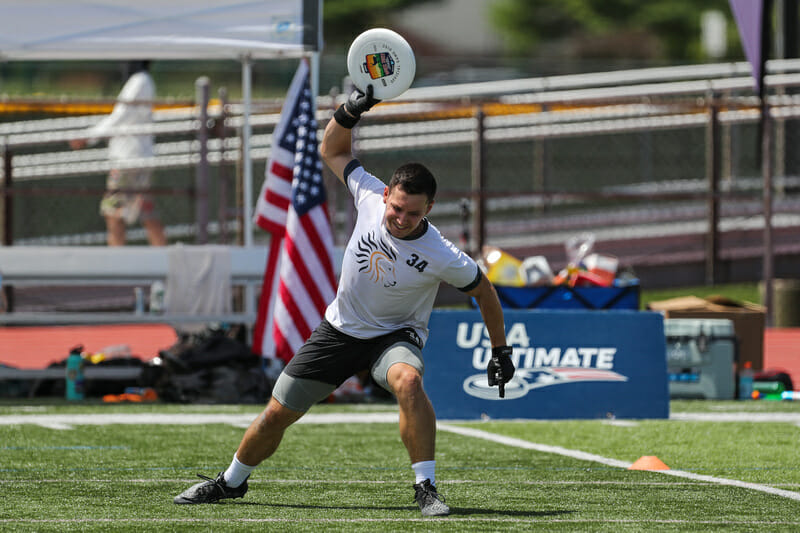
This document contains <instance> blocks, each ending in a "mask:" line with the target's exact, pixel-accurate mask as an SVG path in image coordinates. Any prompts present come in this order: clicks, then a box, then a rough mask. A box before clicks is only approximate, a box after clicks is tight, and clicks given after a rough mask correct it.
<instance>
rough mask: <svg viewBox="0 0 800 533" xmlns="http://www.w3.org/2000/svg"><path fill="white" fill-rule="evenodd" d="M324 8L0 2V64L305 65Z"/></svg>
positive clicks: (145, 0)
mask: <svg viewBox="0 0 800 533" xmlns="http://www.w3.org/2000/svg"><path fill="white" fill-rule="evenodd" d="M320 3H321V2H320V0H250V1H245V0H135V1H133V2H132V1H131V0H91V1H89V0H87V1H65V0H0V60H68V59H69V60H73V59H96V60H100V59H110V60H114V59H212V58H234V59H236V58H238V57H241V56H242V55H248V56H250V57H252V58H271V57H286V56H290V57H292V56H294V57H299V56H301V55H304V54H306V53H308V52H312V51H316V50H318V49H319V44H320V40H321V38H320V31H321V30H320V24H319V17H320V12H321V6H320Z"/></svg>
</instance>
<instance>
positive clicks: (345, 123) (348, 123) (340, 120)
mask: <svg viewBox="0 0 800 533" xmlns="http://www.w3.org/2000/svg"><path fill="white" fill-rule="evenodd" d="M333 118H334V120H336V123H337V124H339V125H340V126H341V127H343V128H347V129H348V130H349V129H353V126H355V125H356V124H358V119H359V118H360V117H351V116H350V115H348V114H347V111H345V110H344V104H342V105H340V106H339V109H337V110H336V112H335V113H334V114H333Z"/></svg>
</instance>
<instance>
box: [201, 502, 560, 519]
mask: <svg viewBox="0 0 800 533" xmlns="http://www.w3.org/2000/svg"><path fill="white" fill-rule="evenodd" d="M220 504H221V505H257V506H260V507H275V508H284V509H317V510H325V511H330V510H336V511H343V510H353V511H367V510H368V511H419V509H418V508H417V507H416V506H413V505H402V506H401V505H398V506H391V507H388V506H368V505H308V504H300V503H296V504H295V503H260V502H219V503H217V505H220ZM574 512H575V511H567V510H560V511H513V510H504V509H479V508H472V507H465V508H459V507H454V508H451V509H450V516H469V515H497V516H517V517H529V518H542V517H546V516H561V515H566V514H571V513H574Z"/></svg>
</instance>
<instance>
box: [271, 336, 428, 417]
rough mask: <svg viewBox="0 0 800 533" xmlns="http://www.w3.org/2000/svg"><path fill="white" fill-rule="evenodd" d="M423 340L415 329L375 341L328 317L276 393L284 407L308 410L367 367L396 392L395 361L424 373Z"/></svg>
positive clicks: (290, 366) (292, 363)
mask: <svg viewBox="0 0 800 533" xmlns="http://www.w3.org/2000/svg"><path fill="white" fill-rule="evenodd" d="M418 342H419V341H418V337H417V335H416V333H414V332H413V330H406V329H404V330H400V331H396V332H393V333H390V334H388V335H383V336H381V337H378V338H375V339H355V338H354V337H350V336H348V335H345V334H344V333H341V332H339V331H337V330H336V329H334V328H333V327H332V326H331V325H330V324H329V323H327V321H324V320H323V322H322V324H320V326H319V327H318V328H317V329H316V330H315V331H314V333H313V334H312V335H311V338H310V339H309V340H308V342H306V344H305V345H304V346H303V347H302V348H301V349H300V350H299V351H298V352H297V354H295V356H294V358H292V360H291V361H290V362H289V364H288V365H287V366H286V368H284V370H283V372H281V375H280V376H279V377H278V380H277V382H276V383H275V386H274V387H273V390H272V396H273V398H275V399H276V400H277V401H278V402H279V403H280V404H281V405H283V406H284V407H288V408H289V409H292V410H294V411H299V412H306V411H308V410H309V409H310V408H311V406H313V405H314V404H315V403H318V402H320V401H322V400H324V399H325V398H327V397H328V395H330V394H331V393H332V392H333V391H334V390H336V388H337V387H338V386H339V385H341V384H342V383H343V382H344V381H345V380H346V379H347V378H348V377H350V376H352V375H353V374H356V373H358V372H360V371H362V370H367V369H368V370H369V371H370V374H371V375H372V378H373V379H374V380H375V382H376V383H377V384H378V385H380V386H381V387H383V388H384V389H386V390H387V391H389V392H392V390H391V387H390V386H389V383H388V381H387V374H388V372H389V368H391V367H392V366H393V365H394V364H396V363H405V364H407V365H409V366H411V367H413V368H415V369H417V371H419V373H420V375H421V374H423V373H424V371H425V365H424V363H423V360H422V350H421V348H420V346H419V344H418Z"/></svg>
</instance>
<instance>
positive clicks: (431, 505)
mask: <svg viewBox="0 0 800 533" xmlns="http://www.w3.org/2000/svg"><path fill="white" fill-rule="evenodd" d="M414 492H415V494H414V499H415V500H416V502H417V505H419V510H420V511H422V516H446V515H449V514H450V508H449V507H448V506H447V505H446V504H445V503H444V498H443V497H441V496H439V493H438V492H436V487H435V486H433V485H432V484H431V480H430V479H426V480H425V481H423V482H422V483H417V484H416V485H414Z"/></svg>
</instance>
